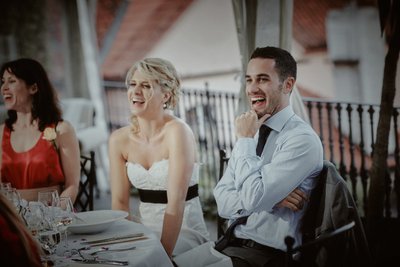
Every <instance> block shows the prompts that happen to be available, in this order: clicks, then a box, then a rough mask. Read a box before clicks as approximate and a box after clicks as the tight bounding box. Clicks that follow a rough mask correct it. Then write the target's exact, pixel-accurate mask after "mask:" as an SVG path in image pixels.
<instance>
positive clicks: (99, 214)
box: [68, 210, 128, 234]
mask: <svg viewBox="0 0 400 267" xmlns="http://www.w3.org/2000/svg"><path fill="white" fill-rule="evenodd" d="M127 216H128V212H126V211H122V210H93V211H85V212H79V213H76V217H77V218H75V219H74V221H73V222H72V223H71V224H70V225H69V226H68V230H69V231H70V232H71V233H74V234H95V233H100V232H103V231H105V230H107V229H108V228H109V227H110V226H111V225H112V224H113V223H114V222H115V221H117V220H121V219H123V218H126V217H127Z"/></svg>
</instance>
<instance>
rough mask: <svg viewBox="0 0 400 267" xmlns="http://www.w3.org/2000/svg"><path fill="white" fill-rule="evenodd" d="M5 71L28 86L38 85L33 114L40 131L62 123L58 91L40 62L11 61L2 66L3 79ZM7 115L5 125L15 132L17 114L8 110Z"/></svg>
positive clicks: (23, 59)
mask: <svg viewBox="0 0 400 267" xmlns="http://www.w3.org/2000/svg"><path fill="white" fill-rule="evenodd" d="M5 71H8V72H9V73H11V74H14V75H15V76H16V77H17V78H18V79H21V80H23V81H24V82H25V83H26V85H27V86H31V85H34V84H36V86H37V89H38V90H37V92H36V93H35V94H34V95H33V101H32V108H31V112H32V119H38V123H39V130H40V131H43V130H44V129H45V128H46V126H48V125H51V124H57V123H58V122H59V121H62V112H61V109H60V106H59V102H58V98H57V94H56V91H55V89H54V87H53V86H52V85H51V83H50V80H49V78H48V76H47V73H46V71H45V70H44V68H43V66H42V65H41V64H40V63H39V62H38V61H36V60H34V59H30V58H20V59H17V60H13V61H9V62H6V63H4V64H3V65H2V66H1V71H0V74H1V77H3V75H4V72H5ZM7 114H8V118H7V119H6V121H5V124H6V126H7V127H8V128H10V129H11V130H13V127H12V125H13V124H14V122H15V121H16V120H17V112H16V111H15V110H8V111H7Z"/></svg>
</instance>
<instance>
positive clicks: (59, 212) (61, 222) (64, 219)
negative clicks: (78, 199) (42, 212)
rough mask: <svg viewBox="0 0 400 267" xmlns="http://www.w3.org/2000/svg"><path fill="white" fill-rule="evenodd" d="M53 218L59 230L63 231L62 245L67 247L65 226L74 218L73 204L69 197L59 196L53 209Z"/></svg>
mask: <svg viewBox="0 0 400 267" xmlns="http://www.w3.org/2000/svg"><path fill="white" fill-rule="evenodd" d="M54 211H55V214H54V220H55V222H56V225H57V228H58V230H59V231H60V232H62V233H64V242H63V243H64V247H67V243H68V240H67V239H68V234H67V232H68V231H67V227H68V225H69V224H71V223H72V221H73V219H74V205H73V204H72V201H71V198H70V197H60V198H59V201H58V203H57V206H56V207H55V209H54Z"/></svg>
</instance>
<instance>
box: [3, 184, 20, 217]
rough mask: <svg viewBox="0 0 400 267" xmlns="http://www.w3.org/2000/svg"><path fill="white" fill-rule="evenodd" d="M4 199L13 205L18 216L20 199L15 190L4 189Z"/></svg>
mask: <svg viewBox="0 0 400 267" xmlns="http://www.w3.org/2000/svg"><path fill="white" fill-rule="evenodd" d="M5 192H6V197H7V199H8V200H10V202H11V203H12V204H13V205H14V207H15V211H16V212H17V213H18V214H19V213H20V208H21V197H20V195H19V193H18V191H17V189H15V188H9V189H6V191H5Z"/></svg>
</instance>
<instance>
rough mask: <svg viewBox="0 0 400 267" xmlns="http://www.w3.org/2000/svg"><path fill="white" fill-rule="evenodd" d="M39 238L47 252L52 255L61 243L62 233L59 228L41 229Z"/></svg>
mask: <svg viewBox="0 0 400 267" xmlns="http://www.w3.org/2000/svg"><path fill="white" fill-rule="evenodd" d="M38 240H39V242H40V245H41V247H42V248H43V249H44V250H45V252H46V253H47V254H49V255H52V254H54V252H55V251H56V248H57V245H58V244H59V243H60V240H61V233H60V231H59V230H57V229H50V230H44V231H40V232H39V234H38Z"/></svg>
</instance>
